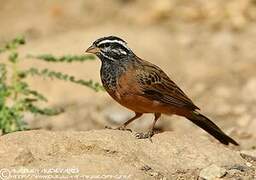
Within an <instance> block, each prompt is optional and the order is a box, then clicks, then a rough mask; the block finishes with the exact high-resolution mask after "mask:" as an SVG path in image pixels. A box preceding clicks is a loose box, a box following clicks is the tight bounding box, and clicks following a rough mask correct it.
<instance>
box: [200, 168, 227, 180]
mask: <svg viewBox="0 0 256 180" xmlns="http://www.w3.org/2000/svg"><path fill="white" fill-rule="evenodd" d="M226 173H227V170H226V169H224V168H221V167H219V166H217V165H215V164H213V165H211V166H208V167H206V168H204V169H202V170H201V171H200V174H199V177H201V178H203V179H206V180H213V179H216V178H221V177H223V176H225V175H226Z"/></svg>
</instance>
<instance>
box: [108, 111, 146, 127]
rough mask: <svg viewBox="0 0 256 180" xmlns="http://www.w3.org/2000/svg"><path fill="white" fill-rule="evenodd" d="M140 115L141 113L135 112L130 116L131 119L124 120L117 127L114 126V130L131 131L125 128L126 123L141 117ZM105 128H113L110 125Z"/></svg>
mask: <svg viewBox="0 0 256 180" xmlns="http://www.w3.org/2000/svg"><path fill="white" fill-rule="evenodd" d="M141 116H142V113H137V112H135V116H134V117H132V118H131V119H129V120H128V121H126V122H125V123H124V124H122V125H121V126H119V127H117V128H114V129H115V130H122V131H130V132H132V130H131V129H127V128H126V126H127V125H128V124H130V123H131V122H132V121H134V120H135V119H138V118H139V117H141ZM105 128H108V129H113V128H111V127H107V126H106V127H105Z"/></svg>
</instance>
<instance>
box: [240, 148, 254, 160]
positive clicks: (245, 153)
mask: <svg viewBox="0 0 256 180" xmlns="http://www.w3.org/2000/svg"><path fill="white" fill-rule="evenodd" d="M240 154H241V156H245V157H247V158H250V159H252V160H254V161H256V150H243V151H241V152H240Z"/></svg>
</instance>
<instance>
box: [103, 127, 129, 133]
mask: <svg viewBox="0 0 256 180" xmlns="http://www.w3.org/2000/svg"><path fill="white" fill-rule="evenodd" d="M105 128H106V129H113V130H121V131H130V132H132V130H131V129H128V128H126V127H124V126H120V127H118V128H112V127H110V126H105Z"/></svg>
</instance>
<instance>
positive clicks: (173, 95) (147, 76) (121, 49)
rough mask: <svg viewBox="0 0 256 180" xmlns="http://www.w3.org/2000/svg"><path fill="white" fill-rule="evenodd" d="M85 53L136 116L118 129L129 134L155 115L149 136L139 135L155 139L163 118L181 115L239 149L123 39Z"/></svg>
mask: <svg viewBox="0 0 256 180" xmlns="http://www.w3.org/2000/svg"><path fill="white" fill-rule="evenodd" d="M85 52H86V53H92V54H94V55H96V56H97V57H98V58H99V59H100V61H101V68H100V77H101V81H102V84H103V87H104V88H105V90H106V91H107V93H108V94H109V95H110V96H111V97H112V98H113V99H114V100H115V101H117V102H118V103H119V104H121V105H122V106H124V107H126V108H128V109H130V110H132V111H133V112H134V113H135V115H134V116H133V117H132V118H130V119H128V120H127V121H126V122H125V123H123V124H122V125H121V126H119V127H118V128H116V129H118V130H127V125H128V124H130V123H131V122H133V121H134V120H136V119H138V118H140V117H141V116H142V115H143V114H144V113H153V114H154V120H153V123H152V125H151V126H150V128H149V130H148V132H146V133H138V134H136V137H137V138H138V139H145V138H151V137H152V136H153V135H154V127H155V124H156V122H157V120H158V119H159V118H160V116H161V114H166V115H178V116H183V117H185V118H187V119H188V120H190V121H191V122H192V123H194V124H195V125H197V126H199V127H200V128H202V129H203V130H205V131H206V132H207V133H209V134H210V135H212V136H213V137H214V138H216V139H217V140H218V141H219V142H220V143H222V144H224V145H229V143H231V144H233V145H239V144H238V143H237V142H236V141H235V140H234V139H232V138H231V137H229V136H228V135H226V134H225V133H224V132H223V131H222V130H221V129H220V128H219V127H218V126H217V125H216V124H215V123H213V122H212V121H211V120H210V119H209V118H207V117H206V116H204V115H203V114H201V113H200V112H199V110H200V109H199V107H197V106H196V105H195V104H194V103H193V102H192V100H191V99H190V98H188V96H187V95H186V94H185V93H184V92H183V91H182V90H181V89H180V88H179V87H178V86H177V85H176V83H175V82H174V81H172V80H171V79H170V78H169V77H168V75H167V74H166V73H165V72H164V71H163V70H162V69H160V68H159V67H158V66H156V65H154V64H152V63H150V62H148V61H146V60H143V59H141V58H140V57H138V56H137V55H135V53H134V52H133V51H132V50H131V48H129V47H128V44H127V42H126V41H124V40H123V39H121V38H120V37H117V36H106V37H101V38H99V39H97V40H95V41H94V42H93V43H92V45H91V46H90V47H89V48H88V49H87V50H86V51H85Z"/></svg>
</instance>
